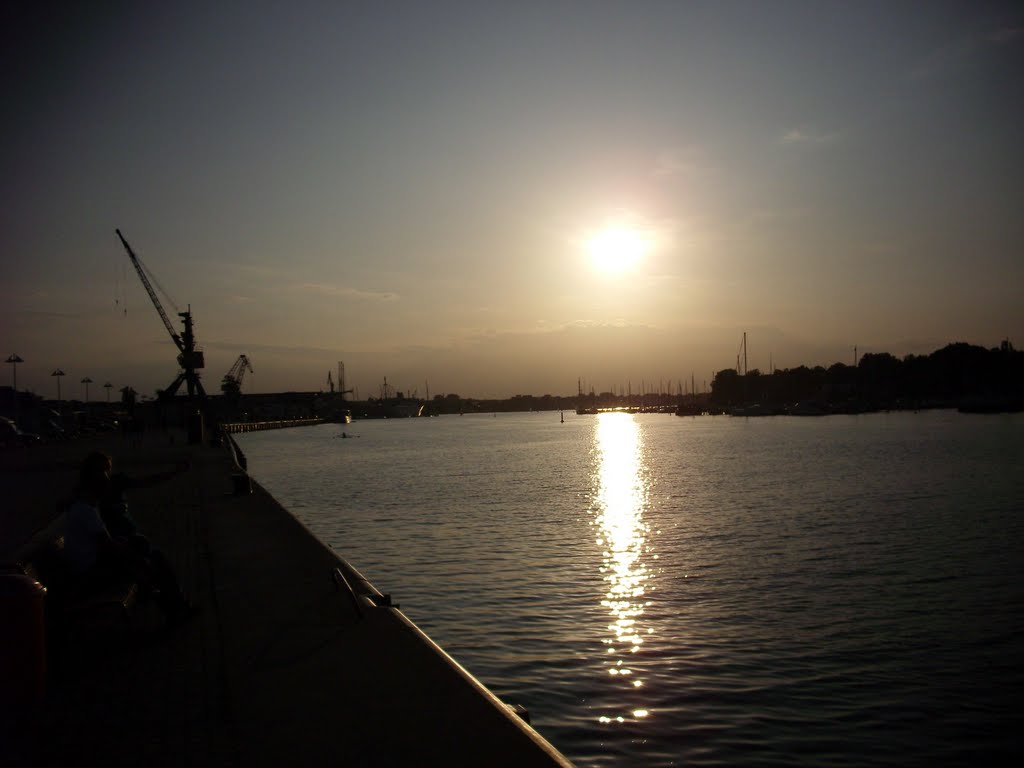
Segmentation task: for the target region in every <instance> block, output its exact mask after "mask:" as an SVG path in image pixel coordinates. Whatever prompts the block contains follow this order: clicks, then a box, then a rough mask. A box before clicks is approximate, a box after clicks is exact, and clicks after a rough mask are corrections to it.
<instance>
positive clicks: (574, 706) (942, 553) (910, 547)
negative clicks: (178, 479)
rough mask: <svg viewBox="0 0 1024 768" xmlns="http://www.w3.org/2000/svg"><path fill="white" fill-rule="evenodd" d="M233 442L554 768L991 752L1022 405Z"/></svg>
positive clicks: (502, 420)
mask: <svg viewBox="0 0 1024 768" xmlns="http://www.w3.org/2000/svg"><path fill="white" fill-rule="evenodd" d="M343 430H344V431H345V432H347V433H348V435H349V436H350V437H352V438H353V439H341V438H340V435H341V433H342V431H343ZM239 443H240V445H241V446H242V448H243V450H244V451H245V453H246V455H247V457H248V459H249V466H250V471H251V472H252V474H253V476H254V477H255V478H256V479H257V480H258V481H259V482H260V483H262V484H263V485H264V486H265V487H266V488H267V489H268V490H269V491H270V492H271V493H272V494H273V495H274V496H275V497H276V498H277V499H278V500H279V501H280V502H281V503H282V504H283V505H284V506H285V507H287V508H288V509H290V510H291V511H292V512H293V513H294V514H296V515H297V516H298V517H299V518H300V519H302V520H303V521H304V522H305V523H306V524H307V525H308V526H309V527H310V528H311V529H312V530H313V531H314V532H315V533H316V534H317V535H318V536H319V537H320V538H321V540H323V541H324V542H326V543H327V544H328V545H330V546H331V547H333V548H334V549H335V550H336V551H337V552H338V553H339V554H341V555H342V556H343V557H345V558H346V559H347V560H349V561H350V562H351V563H352V564H353V565H355V566H356V567H357V568H358V569H359V570H361V571H362V572H363V574H364V575H366V576H367V577H368V578H369V579H370V580H371V581H373V582H374V584H375V585H376V586H377V587H378V588H379V589H381V591H383V592H389V593H391V594H392V596H393V598H394V599H395V600H396V601H397V602H398V603H400V604H401V607H402V610H403V612H405V613H406V614H407V615H408V616H409V617H410V618H411V619H412V620H413V621H415V622H416V623H417V624H418V625H419V626H420V627H421V628H423V629H424V630H425V631H426V632H427V634H429V635H430V636H431V637H432V638H433V639H434V640H435V641H436V642H438V643H439V644H440V645H441V647H443V648H444V649H445V650H446V651H448V653H450V654H451V655H452V656H454V657H455V659H456V660H458V661H459V662H460V663H462V664H463V666H465V667H466V668H467V669H469V671H470V672H472V673H473V674H474V675H475V676H476V677H478V678H479V679H480V680H481V681H482V682H483V683H484V684H485V685H487V686H488V687H489V688H490V689H491V690H493V691H494V692H495V693H496V694H497V695H498V696H499V697H500V698H502V699H503V700H504V701H507V702H510V703H518V704H523V705H525V706H526V707H527V708H528V709H529V711H530V714H531V716H532V720H533V725H534V727H535V728H536V729H537V730H538V731H540V732H541V733H542V734H543V735H544V736H545V737H546V738H547V739H548V740H549V741H551V742H552V743H553V744H554V745H555V746H556V747H557V748H559V749H560V750H561V751H562V752H563V753H564V754H565V755H566V756H567V757H569V758H570V759H571V760H573V761H574V762H575V763H576V764H577V765H580V766H659V765H716V766H724V765H773V764H775V765H796V764H804V765H884V764H888V765H908V764H921V765H925V764H928V765H953V764H974V763H981V764H984V763H986V762H987V763H991V762H992V761H993V759H997V758H1009V756H1011V755H1013V754H1015V753H1016V750H1017V743H1018V738H1019V736H1018V735H1019V733H1020V729H1021V726H1022V725H1024V721H1022V718H1021V715H1020V713H1019V712H1020V694H1021V691H1024V578H1022V577H1024V572H1022V571H1024V569H1022V566H1021V564H1020V563H1021V560H1022V559H1024V558H1022V557H1021V554H1022V552H1024V417H1022V416H1021V415H1014V416H1005V415H1004V416H976V415H965V414H959V413H955V412H951V411H935V412H923V413H918V414H913V413H892V414H871V415H862V416H833V417H825V418H804V419H800V418H794V417H773V418H764V419H740V418H730V417H725V416H719V417H697V418H678V417H675V416H664V415H638V416H630V415H626V414H603V415H600V416H596V417H595V416H576V415H575V414H569V413H567V414H566V415H565V423H564V424H562V423H559V414H558V413H557V412H554V413H551V412H548V413H534V414H499V415H497V416H491V415H490V414H488V415H474V416H463V417H457V416H451V417H441V418H434V419H406V420H391V421H362V422H357V423H355V424H351V425H347V426H344V427H343V426H340V425H324V426H319V427H310V428H301V429H292V430H281V431H277V432H264V433H253V434H245V435H240V436H239Z"/></svg>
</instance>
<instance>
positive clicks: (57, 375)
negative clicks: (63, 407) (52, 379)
mask: <svg viewBox="0 0 1024 768" xmlns="http://www.w3.org/2000/svg"><path fill="white" fill-rule="evenodd" d="M50 375H51V376H56V377H57V402H58V403H59V402H60V377H61V376H63V375H64V371H62V370H61V369H60V368H58V369H57V370H55V371H54V372H53V373H51V374H50Z"/></svg>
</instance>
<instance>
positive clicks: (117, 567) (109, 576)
mask: <svg viewBox="0 0 1024 768" xmlns="http://www.w3.org/2000/svg"><path fill="white" fill-rule="evenodd" d="M100 456H102V457H103V458H106V457H105V456H103V454H91V455H90V456H88V457H87V458H86V460H85V461H84V462H83V463H82V468H81V472H80V477H79V483H78V487H77V488H76V489H75V499H74V501H73V502H72V503H71V505H70V506H69V507H68V509H67V513H66V525H65V532H64V556H65V559H66V561H67V563H68V568H69V569H70V571H71V572H72V574H73V575H74V576H76V577H77V578H79V579H80V580H81V581H82V582H83V583H84V584H87V585H92V586H101V585H103V584H107V583H110V582H114V581H120V580H123V579H125V578H128V579H133V580H135V581H137V582H138V583H139V586H140V587H141V588H142V589H143V591H144V592H145V593H147V594H151V595H152V597H153V599H154V600H155V602H156V604H157V606H159V608H160V610H161V612H162V613H163V614H164V617H165V619H166V620H167V623H168V624H169V625H171V626H174V625H176V624H179V623H181V622H182V621H183V620H184V619H186V618H188V617H189V616H191V615H192V614H193V613H194V612H195V609H194V608H193V606H192V605H190V604H189V602H188V601H187V600H185V597H184V595H182V593H181V589H180V587H179V586H178V581H177V579H176V578H175V576H174V572H173V571H172V570H171V568H170V565H169V564H168V563H167V560H166V558H163V557H162V556H156V557H153V556H152V555H148V556H147V555H144V554H142V553H141V552H140V551H139V550H138V549H137V548H136V547H134V546H132V545H130V544H128V543H127V542H126V541H125V540H124V539H115V538H114V537H112V536H111V535H110V532H109V531H108V530H107V527H106V525H104V523H103V519H102V517H101V516H100V510H99V506H100V500H101V499H102V498H103V497H104V495H105V494H107V493H108V492H109V488H110V478H109V477H108V476H107V472H106V466H105V465H104V462H102V461H100V459H99V458H98V457H100Z"/></svg>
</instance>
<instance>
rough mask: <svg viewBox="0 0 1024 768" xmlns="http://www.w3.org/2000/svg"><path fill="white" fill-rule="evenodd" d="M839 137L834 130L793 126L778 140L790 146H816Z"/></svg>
mask: <svg viewBox="0 0 1024 768" xmlns="http://www.w3.org/2000/svg"><path fill="white" fill-rule="evenodd" d="M838 138H839V134H838V133H836V132H834V131H833V132H823V131H815V130H813V129H810V128H793V129H792V130H790V131H788V132H786V133H784V134H783V135H782V137H781V138H780V139H779V141H780V142H781V143H782V144H787V145H790V146H795V145H804V146H818V145H821V144H828V143H829V142H832V141H835V140H836V139H838Z"/></svg>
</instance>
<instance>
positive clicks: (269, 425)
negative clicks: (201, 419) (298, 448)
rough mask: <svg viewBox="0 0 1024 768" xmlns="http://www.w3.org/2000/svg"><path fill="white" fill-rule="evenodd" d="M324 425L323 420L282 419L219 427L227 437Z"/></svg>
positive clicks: (236, 423)
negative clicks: (241, 433)
mask: <svg viewBox="0 0 1024 768" xmlns="http://www.w3.org/2000/svg"><path fill="white" fill-rule="evenodd" d="M324 423H326V422H325V421H324V420H323V419H283V420H280V421H237V422H233V423H230V424H221V425H220V427H221V429H222V430H224V432H225V433H227V434H229V435H233V434H236V433H238V432H263V431H265V430H268V429H288V428H289V427H314V426H316V425H317V424H324Z"/></svg>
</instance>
